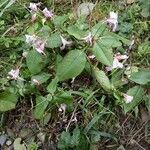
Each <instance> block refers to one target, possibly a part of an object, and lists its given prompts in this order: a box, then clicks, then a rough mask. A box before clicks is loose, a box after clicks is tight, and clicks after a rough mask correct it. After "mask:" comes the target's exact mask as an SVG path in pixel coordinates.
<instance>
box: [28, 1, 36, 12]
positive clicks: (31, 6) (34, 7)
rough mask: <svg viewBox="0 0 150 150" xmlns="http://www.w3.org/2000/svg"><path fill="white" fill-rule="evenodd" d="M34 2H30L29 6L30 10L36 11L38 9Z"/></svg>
mask: <svg viewBox="0 0 150 150" xmlns="http://www.w3.org/2000/svg"><path fill="white" fill-rule="evenodd" d="M37 5H38V4H36V3H30V6H29V8H30V9H31V11H33V12H36V11H37V10H38V8H37Z"/></svg>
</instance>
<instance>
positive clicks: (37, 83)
mask: <svg viewBox="0 0 150 150" xmlns="http://www.w3.org/2000/svg"><path fill="white" fill-rule="evenodd" d="M32 81H33V83H34V84H36V85H40V82H39V81H38V80H36V79H32Z"/></svg>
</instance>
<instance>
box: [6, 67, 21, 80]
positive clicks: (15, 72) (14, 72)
mask: <svg viewBox="0 0 150 150" xmlns="http://www.w3.org/2000/svg"><path fill="white" fill-rule="evenodd" d="M8 75H9V76H11V79H15V80H16V79H17V78H18V77H19V69H15V70H14V69H12V70H11V71H10V72H8Z"/></svg>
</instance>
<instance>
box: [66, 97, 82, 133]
mask: <svg viewBox="0 0 150 150" xmlns="http://www.w3.org/2000/svg"><path fill="white" fill-rule="evenodd" d="M81 100H82V99H81ZM81 100H80V101H79V102H78V103H80V102H81ZM77 107H78V105H77V106H76V107H75V109H74V111H73V113H72V115H71V118H70V120H69V122H68V125H67V127H66V132H67V131H68V128H69V126H70V124H71V122H72V120H73V118H74V116H75V112H76V110H77Z"/></svg>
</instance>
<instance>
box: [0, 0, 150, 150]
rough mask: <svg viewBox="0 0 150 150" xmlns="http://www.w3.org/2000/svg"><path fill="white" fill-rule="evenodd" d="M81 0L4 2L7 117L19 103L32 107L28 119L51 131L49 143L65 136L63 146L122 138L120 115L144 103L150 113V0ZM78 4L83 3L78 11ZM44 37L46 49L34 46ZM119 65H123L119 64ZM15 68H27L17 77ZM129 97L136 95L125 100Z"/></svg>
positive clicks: (0, 25) (1, 43)
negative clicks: (47, 12)
mask: <svg viewBox="0 0 150 150" xmlns="http://www.w3.org/2000/svg"><path fill="white" fill-rule="evenodd" d="M77 2H79V1H76V2H74V1H73V2H72V1H67V0H64V1H60V0H58V1H54V0H50V1H42V3H41V4H38V5H37V7H38V9H37V11H31V10H30V8H29V5H30V1H29V0H21V1H20V0H18V1H13V0H11V1H8V0H2V2H1V3H0V16H1V21H0V34H1V35H2V36H1V37H0V47H1V50H0V55H1V60H0V72H1V75H0V77H1V79H0V92H1V93H0V112H2V113H1V114H2V117H1V114H0V117H1V118H0V119H1V120H3V115H5V113H4V112H5V111H8V110H12V109H15V108H16V104H17V102H18V105H17V106H18V107H19V112H20V111H22V110H23V114H24V113H26V110H25V112H24V109H29V110H31V112H32V114H33V116H32V117H29V118H32V120H34V119H33V118H35V119H37V122H36V124H38V128H39V129H40V130H43V128H44V131H46V133H47V134H46V140H47V139H49V138H50V140H52V143H53V142H54V143H57V141H58V149H64V150H70V149H74V150H78V149H79V150H80V149H81V150H88V149H99V145H101V144H102V145H103V144H104V145H105V144H106V143H105V142H104V143H103V140H105V139H106V140H107V143H108V144H110V143H111V142H112V143H113V142H115V145H117V144H118V143H122V142H120V140H121V139H120V137H119V138H117V139H116V136H114V134H115V133H119V132H118V131H120V129H122V126H120V122H118V121H119V120H120V116H121V117H122V116H124V115H128V113H132V112H133V110H136V111H135V112H136V115H137V114H138V113H137V110H138V109H137V108H138V106H139V105H140V103H142V106H145V110H148V111H150V104H149V103H150V101H149V93H148V91H149V83H150V72H149V64H150V62H149V59H148V58H149V54H150V51H149V50H150V48H149V41H148V38H149V37H147V33H148V23H149V21H148V19H146V18H148V16H149V12H148V7H149V1H148V0H138V1H136V2H133V3H132V5H131V4H128V5H126V2H117V1H114V2H113V3H112V2H110V1H107V0H106V1H105V2H103V1H102V2H99V1H97V3H95V4H93V3H88V2H87V3H86V2H85V3H81V5H80V4H79V3H80V2H79V3H77ZM62 3H63V4H62ZM74 4H75V6H77V5H79V7H77V8H75V9H73V11H72V9H71V8H72V5H74ZM116 4H117V5H116ZM118 4H119V5H118ZM39 5H40V6H39ZM89 5H90V6H89ZM68 6H69V7H68ZM83 6H85V7H83ZM88 6H89V7H90V8H89V9H88V8H87V7H88ZM125 6H126V7H125ZM44 7H47V8H48V9H50V8H51V9H52V12H53V14H54V15H53V17H49V18H46V17H45V16H44V13H43V9H44ZM93 8H94V9H93ZM64 9H65V10H64ZM113 9H114V12H118V20H117V21H118V24H117V26H118V27H117V30H116V32H112V27H113V24H112V23H108V20H107V19H108V18H109V11H110V10H113ZM76 11H77V12H76ZM140 11H141V14H140ZM65 12H66V13H65ZM34 13H36V18H34V17H35V16H33V14H34ZM141 15H142V16H143V17H145V18H143V17H141ZM34 19H35V20H34ZM28 34H29V35H30V36H31V37H30V38H29V39H26V36H25V35H28ZM61 37H63V38H64V40H62V38H61ZM35 38H36V39H35ZM39 39H40V42H44V44H45V45H44V46H45V47H44V50H43V49H42V52H43V53H42V52H41V53H39V52H38V51H37V49H35V48H34V47H35V46H34V44H36V42H37V41H38V40H39ZM67 39H68V41H69V42H67ZM28 40H29V41H28ZM27 41H28V42H27ZM38 42H39V41H38ZM38 42H37V43H38ZM40 42H39V43H38V45H36V46H37V47H38V48H39V49H40V46H41V45H40V44H41V43H40ZM69 43H71V44H69ZM61 46H63V47H64V49H63V50H62V48H61ZM23 52H24V53H23ZM120 55H124V56H125V55H127V57H126V58H127V59H122V58H117V57H119V56H120ZM115 59H117V60H118V62H115V61H114V60H115ZM115 63H116V64H117V63H118V64H119V63H121V64H122V67H116V68H115V67H114V66H115V65H114V64H115ZM118 64H117V65H118ZM15 69H19V71H20V72H19V74H18V76H17V77H14V76H13V75H15V73H14V74H13V73H12V72H14V71H15ZM10 70H11V73H10ZM12 74H13V75H12ZM125 94H126V95H128V96H133V100H132V101H131V102H129V103H125V102H126V101H124V100H125V99H124V100H123V96H124V95H125ZM18 99H19V101H18ZM24 104H26V105H24ZM22 105H23V106H22ZM18 107H17V108H16V109H18ZM22 107H23V108H22ZM121 108H122V109H121ZM16 112H17V113H18V110H16ZM118 112H119V115H118ZM12 113H13V111H12V112H10V114H11V115H13V114H12ZM27 113H29V114H30V111H27ZM122 113H123V114H122ZM6 114H7V113H6ZM29 114H28V115H29ZM8 115H9V113H8ZM28 115H27V116H28ZM130 115H131V114H130ZM132 115H134V114H133V113H132ZM20 118H23V119H24V117H22V114H21V117H20ZM122 119H124V117H123V118H121V121H122ZM1 122H2V121H1ZM25 122H26V120H25ZM31 122H32V121H31ZM42 127H43V128H42ZM45 128H46V129H45ZM65 128H66V131H64V129H65ZM47 129H48V130H47ZM49 129H50V130H49ZM116 129H117V132H116ZM114 130H115V131H114ZM47 131H48V132H47ZM62 131H63V132H62ZM61 132H62V133H61ZM47 136H50V137H47ZM53 137H56V138H53ZM13 138H14V137H13ZM35 139H36V138H35ZM124 140H126V139H125V138H124ZM21 142H22V141H21V139H20V138H18V139H16V140H15V142H14V149H16V150H17V149H18V148H19V149H20V150H21V148H22V147H23V148H24V144H22V143H21ZM35 142H36V143H37V141H35ZM125 142H126V141H125ZM36 143H34V142H33V143H31V144H30V145H28V143H27V145H26V146H27V147H28V148H27V149H33V150H34V149H35V150H36V149H39V147H38V144H36ZM127 143H128V141H127ZM44 144H45V143H44ZM44 144H43V145H44ZM50 144H51V143H50ZM44 146H45V147H46V146H47V145H44ZM48 146H49V145H48ZM108 146H110V145H108ZM17 147H18V148H17ZM48 148H49V147H48ZM100 148H101V147H100ZM102 148H103V147H102ZM105 148H106V147H105ZM113 148H114V147H113ZM115 148H116V149H117V147H115ZM54 149H55V148H54Z"/></svg>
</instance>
